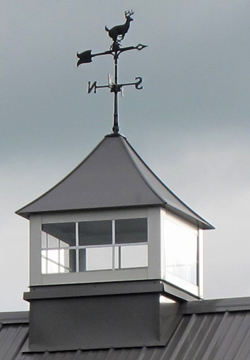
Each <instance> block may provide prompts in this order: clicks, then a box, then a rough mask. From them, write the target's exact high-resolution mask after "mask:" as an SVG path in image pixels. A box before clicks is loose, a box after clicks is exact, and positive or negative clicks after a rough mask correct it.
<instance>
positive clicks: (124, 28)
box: [105, 10, 134, 43]
mask: <svg viewBox="0 0 250 360" xmlns="http://www.w3.org/2000/svg"><path fill="white" fill-rule="evenodd" d="M133 14H134V12H133V11H132V10H130V11H125V18H126V22H125V24H123V25H117V26H114V27H113V28H112V29H109V28H107V26H105V30H106V31H107V32H108V34H109V36H110V37H111V39H112V40H113V41H114V42H115V43H116V42H120V41H121V40H123V39H124V36H125V34H126V33H127V32H128V29H129V26H130V22H131V21H133V19H132V18H131V16H132V15H133Z"/></svg>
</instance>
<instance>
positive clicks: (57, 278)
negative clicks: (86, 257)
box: [30, 208, 161, 286]
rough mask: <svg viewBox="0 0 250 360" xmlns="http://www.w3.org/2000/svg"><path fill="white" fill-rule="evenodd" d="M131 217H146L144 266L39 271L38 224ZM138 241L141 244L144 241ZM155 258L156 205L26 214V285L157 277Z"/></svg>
mask: <svg viewBox="0 0 250 360" xmlns="http://www.w3.org/2000/svg"><path fill="white" fill-rule="evenodd" d="M133 218H147V223H148V243H147V244H148V267H143V268H126V269H116V271H112V270H105V271H103V270H96V271H85V272H79V273H60V274H41V228H42V224H49V223H51V224H52V223H65V222H74V223H75V222H82V221H95V220H120V219H133ZM139 244H140V245H142V244H146V243H139ZM121 245H123V246H124V244H121ZM129 245H131V244H129ZM116 246H117V244H116ZM159 259H160V208H141V209H116V210H105V211H99V210H98V211H89V212H82V211H79V212H78V211H75V212H70V213H66V212H65V213H57V214H53V213H50V214H39V215H31V216H30V286H39V285H52V284H70V283H94V282H110V281H111V282H112V281H133V280H147V279H160V276H161V266H160V261H159Z"/></svg>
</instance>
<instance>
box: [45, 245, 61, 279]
mask: <svg viewBox="0 0 250 360" xmlns="http://www.w3.org/2000/svg"><path fill="white" fill-rule="evenodd" d="M46 260H47V274H57V273H58V272H59V250H47V259H46Z"/></svg>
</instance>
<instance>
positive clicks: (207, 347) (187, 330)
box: [0, 298, 250, 360]
mask: <svg viewBox="0 0 250 360" xmlns="http://www.w3.org/2000/svg"><path fill="white" fill-rule="evenodd" d="M246 301H247V305H246V306H245V305H244V304H246ZM217 302H218V306H216V307H214V303H215V302H214V301H209V300H204V301H200V302H193V303H191V305H190V304H189V303H188V304H187V308H186V310H185V306H186V305H184V307H183V314H182V318H181V321H180V323H179V326H178V327H177V328H176V330H175V331H174V333H173V335H172V337H171V338H170V340H169V341H168V343H167V344H166V346H163V347H146V346H145V347H141V348H127V349H107V350H102V349H100V350H77V351H65V352H54V353H52V352H51V353H49V352H43V353H31V352H25V351H27V349H28V339H27V332H28V323H27V317H28V314H27V313H26V315H25V316H26V321H24V320H22V321H20V320H16V323H15V322H14V317H15V314H13V315H12V320H11V321H10V322H8V321H6V320H5V321H3V320H2V317H1V314H0V324H1V326H0V359H1V360H249V359H250V309H249V308H250V298H244V299H242V301H241V299H230V300H228V299H227V300H225V301H224V307H223V300H219V301H217ZM189 305H190V306H189ZM204 305H205V308H204ZM215 308H217V311H216V310H214V309H215ZM235 309H238V310H235ZM203 311H205V312H203Z"/></svg>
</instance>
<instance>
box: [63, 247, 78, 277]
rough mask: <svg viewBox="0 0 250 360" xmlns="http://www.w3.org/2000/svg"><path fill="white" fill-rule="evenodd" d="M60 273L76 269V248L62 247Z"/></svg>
mask: <svg viewBox="0 0 250 360" xmlns="http://www.w3.org/2000/svg"><path fill="white" fill-rule="evenodd" d="M59 251H60V267H59V272H60V273H69V272H75V271H76V250H68V249H60V250H59Z"/></svg>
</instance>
